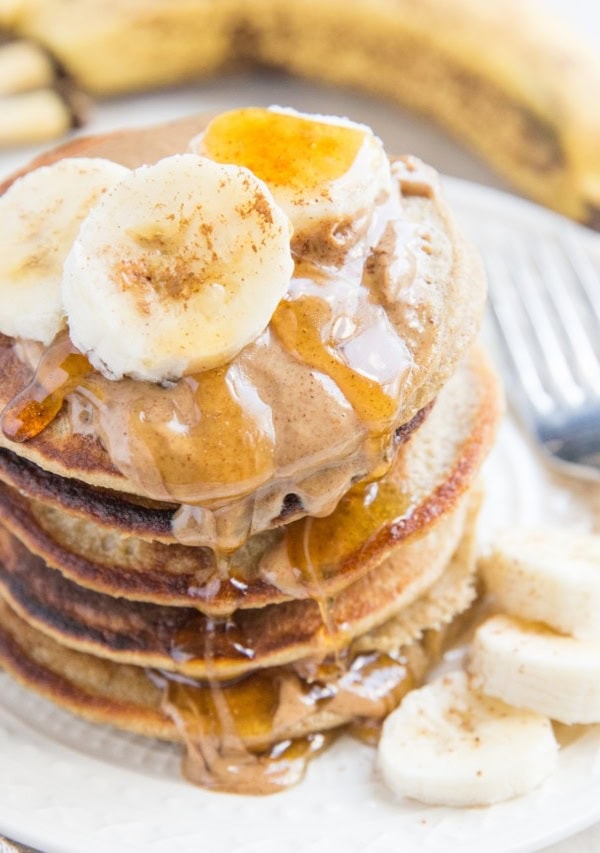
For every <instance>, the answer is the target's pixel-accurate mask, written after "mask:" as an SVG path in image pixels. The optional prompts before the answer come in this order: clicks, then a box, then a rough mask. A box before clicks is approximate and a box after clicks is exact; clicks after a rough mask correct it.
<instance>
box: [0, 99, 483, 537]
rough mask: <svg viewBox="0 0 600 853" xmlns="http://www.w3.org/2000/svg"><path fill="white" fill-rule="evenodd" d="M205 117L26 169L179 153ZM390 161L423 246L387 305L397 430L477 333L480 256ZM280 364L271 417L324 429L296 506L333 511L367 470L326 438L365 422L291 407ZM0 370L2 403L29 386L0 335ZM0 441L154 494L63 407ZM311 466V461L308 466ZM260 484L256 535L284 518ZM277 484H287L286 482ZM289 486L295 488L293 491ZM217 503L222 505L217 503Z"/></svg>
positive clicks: (66, 152)
mask: <svg viewBox="0 0 600 853" xmlns="http://www.w3.org/2000/svg"><path fill="white" fill-rule="evenodd" d="M206 120H207V119H206V117H204V116H199V117H196V118H194V119H186V120H183V121H180V122H175V123H171V124H169V125H163V126H160V127H157V128H151V129H144V130H132V131H126V132H124V133H116V134H109V135H107V136H99V137H94V138H91V139H87V140H85V139H79V140H75V141H73V142H71V143H69V144H68V145H66V146H63V147H62V148H59V149H57V150H56V151H54V152H50V153H49V154H47V155H44V157H43V158H40V159H38V160H37V161H35V163H34V164H32V167H34V166H36V165H41V164H46V163H51V162H53V161H55V160H57V159H60V158H62V157H68V156H86V157H93V156H102V157H107V158H109V159H114V160H117V161H118V162H121V163H123V164H125V165H128V166H136V165H139V164H140V163H149V162H154V161H156V159H158V158H160V157H162V156H165V155H168V154H172V153H176V152H181V151H185V150H186V146H187V143H188V141H189V139H190V138H191V137H192V136H193V135H195V134H196V133H198V132H199V131H200V130H201V129H202V128H203V127H204V126H205V124H206ZM397 165H398V169H399V172H398V175H399V177H398V180H399V182H400V184H401V186H402V188H403V195H404V198H403V214H404V216H405V219H406V222H407V224H409V225H411V227H412V226H414V227H416V229H417V232H416V233H418V234H419V235H421V236H422V240H423V244H422V245H421V244H420V243H419V248H418V252H419V264H420V267H419V273H418V275H417V276H416V278H415V279H414V281H413V282H412V283H411V285H410V297H409V298H407V300H406V302H404V301H403V297H402V295H401V296H400V298H399V299H398V300H396V303H395V304H394V306H393V307H392V309H391V314H393V322H394V325H395V327H396V328H397V331H398V333H399V335H400V337H401V338H402V340H403V341H404V344H405V345H406V347H407V352H408V353H409V355H410V359H411V367H410V370H409V371H408V373H407V376H406V380H405V382H404V384H403V387H402V405H401V412H400V414H399V415H398V418H397V423H396V426H397V427H398V426H401V425H402V424H406V423H408V422H409V421H410V420H411V419H412V418H413V417H415V416H416V415H417V414H418V412H419V411H420V410H421V409H423V408H424V407H425V406H427V405H428V403H429V402H430V401H431V400H432V399H433V398H434V397H435V395H436V394H437V393H438V392H439V390H440V388H441V387H442V386H443V384H444V382H445V381H446V380H447V379H448V378H449V376H450V375H451V374H452V373H453V372H454V370H455V368H456V366H457V364H458V362H459V360H460V358H461V357H462V355H463V354H464V352H465V351H466V349H467V348H468V346H469V344H470V343H471V342H472V340H473V337H474V335H475V333H476V329H477V326H478V323H479V320H480V316H481V308H482V301H483V291H484V288H483V283H482V276H481V270H480V268H479V265H478V262H477V261H476V260H475V259H474V257H473V255H472V253H471V251H470V250H469V249H468V248H467V247H466V246H465V245H464V244H463V241H462V238H461V237H460V236H459V234H458V233H457V231H456V230H455V228H454V225H453V223H452V221H451V219H450V218H449V215H448V213H447V210H446V208H445V205H444V203H443V202H442V200H441V199H440V196H439V192H438V188H437V186H436V184H435V180H433V179H432V178H431V175H430V174H429V173H428V172H426V171H424V170H423V169H422V167H421V166H419V165H418V164H417V163H416V161H413V160H411V159H407V160H403V161H398V164H397ZM9 183H10V182H7V183H6V184H5V186H8V184H9ZM420 239H421V238H420ZM415 251H417V250H415ZM374 286H375V285H374ZM376 286H377V287H379V285H376ZM407 292H408V291H407ZM275 337H276V336H275ZM275 337H273V342H272V343H271V346H272V347H273V348H274V349H273V352H275V351H276V349H277V347H276V346H275ZM25 360H26V359H25ZM286 365H287V366H286V372H287V373H288V375H289V377H288V381H287V382H280V383H278V387H279V389H280V392H279V393H280V395H283V396H281V400H279V401H278V402H276V403H274V404H273V407H272V409H273V416H274V418H275V420H276V421H277V419H279V421H281V424H282V425H283V424H287V429H288V431H289V429H290V428H291V427H290V424H291V425H293V424H294V423H300V422H301V421H302V419H303V417H305V416H306V417H309V416H310V419H311V421H312V422H313V423H314V424H317V423H319V419H320V420H322V421H323V426H322V427H320V428H321V429H322V431H323V434H322V437H321V438H319V441H321V442H322V443H323V446H322V447H321V448H320V449H319V448H318V446H317V445H315V446H312V445H311V454H312V457H311V458H313V459H317V458H318V457H319V455H320V456H321V457H322V458H321V461H320V462H319V463H318V465H317V466H316V467H313V469H310V468H308V469H306V470H305V471H303V469H302V466H303V465H304V464H308V463H307V462H306V463H303V462H302V460H301V459H299V460H297V461H296V462H295V463H294V464H295V465H296V469H297V470H296V473H295V474H294V479H295V481H298V485H299V486H302V489H301V491H303V495H304V498H303V501H302V502H301V505H302V504H304V503H306V501H307V500H308V497H307V496H308V495H311V498H310V500H312V501H313V502H316V503H314V505H315V506H316V505H317V504H318V500H317V497H316V496H317V495H321V494H325V493H327V494H328V495H330V497H328V498H327V500H329V501H330V503H329V504H328V506H330V507H331V508H332V507H333V503H331V501H333V500H334V498H333V495H334V494H335V493H337V494H338V495H341V494H342V493H344V492H345V491H347V489H348V488H349V487H350V485H351V483H352V482H353V480H355V479H356V478H357V477H364V476H365V475H367V474H368V473H369V469H368V468H365V460H364V459H363V458H362V456H361V454H357V453H356V452H353V453H352V454H348V453H347V451H345V454H346V456H345V458H344V460H343V462H341V461H340V459H339V458H335V459H334V456H335V453H334V451H333V448H331V447H329V445H331V443H332V441H334V438H335V440H337V438H338V437H339V436H338V433H339V434H340V435H345V434H346V433H347V435H348V438H349V437H350V436H354V438H353V440H354V441H355V442H358V443H360V441H362V440H363V439H362V438H361V435H362V433H363V432H364V429H363V427H362V426H361V424H360V422H359V421H356V423H355V415H354V414H353V415H350V414H349V413H347V412H346V413H344V416H343V418H342V419H339V418H338V419H337V420H336V419H335V418H334V419H333V420H332V421H331V423H330V424H329V421H327V420H326V419H327V417H329V415H328V413H327V411H326V410H325V408H323V407H321V409H320V410H316V411H317V412H318V414H319V417H318V418H315V417H314V414H315V413H308V414H307V412H303V411H301V410H299V409H297V406H298V405H301V406H307V405H309V404H310V394H304V395H297V394H296V395H294V393H291V392H290V391H289V390H288V389H289V388H295V386H297V382H298V381H299V379H300V367H299V366H298V365H294V364H293V359H292V361H289V363H287V362H286ZM296 368H297V369H296ZM261 369H262V368H261ZM294 371H296V372H297V373H298V377H295V373H294ZM0 373H2V375H3V377H4V382H3V386H2V388H0V408H2V407H4V405H5V404H7V403H8V402H9V401H11V400H12V399H13V398H14V397H15V396H16V395H17V394H18V393H19V392H20V391H21V390H22V389H23V388H24V387H25V386H26V385H27V383H28V382H29V380H30V379H31V376H32V370H31V368H30V367H29V366H27V365H26V364H24V363H23V362H22V361H21V360H20V359H19V358H17V355H16V353H15V350H14V348H13V346H12V343H11V341H9V340H8V339H0ZM282 407H283V408H282ZM332 417H333V415H332ZM336 418H337V415H336ZM328 424H329V426H327V425H328ZM279 431H280V432H281V434H284V433H285V429H283V426H281V428H280V430H279ZM313 433H316V430H314V429H313V430H312V431H308V433H307V435H308V436H311V435H312V434H313ZM339 440H340V441H341V440H342V439H341V438H339ZM294 443H295V442H294ZM0 444H2V445H3V446H5V447H6V448H8V449H10V450H12V451H13V452H14V453H16V454H17V455H18V456H19V457H21V458H23V459H25V460H28V461H30V462H33V463H35V464H36V465H38V466H39V467H41V468H42V469H43V470H45V471H48V472H51V473H53V474H56V475H59V476H61V477H65V478H68V477H71V478H76V479H77V480H80V481H82V482H84V483H88V484H90V485H91V486H93V487H98V488H102V489H108V490H111V491H116V492H122V493H125V494H128V495H131V494H134V493H135V494H137V495H140V496H145V497H150V498H156V495H155V494H151V493H150V492H149V491H147V490H146V488H145V487H144V486H143V485H140V483H137V484H136V485H135V486H134V485H133V484H132V483H131V482H130V481H128V479H127V478H126V477H125V476H124V475H123V474H122V473H120V472H119V470H117V467H116V466H115V464H114V463H113V461H111V458H110V456H109V454H108V453H107V452H106V450H105V448H104V447H103V445H102V443H101V442H100V440H99V439H98V438H97V437H96V435H94V434H84V433H82V432H79V431H78V430H77V429H76V428H75V425H74V422H73V421H72V420H71V419H70V417H69V413H68V411H67V410H66V409H63V411H62V412H61V413H60V414H59V415H58V417H56V418H55V420H54V421H53V422H52V423H51V424H50V425H49V426H48V427H47V428H46V429H44V430H43V431H42V432H41V433H40V434H39V435H37V436H35V437H34V438H31V439H30V440H28V441H25V442H24V443H22V444H19V443H17V442H14V441H11V440H9V439H8V438H6V436H4V435H0ZM357 446H358V445H357ZM307 452H308V451H307ZM327 453H329V454H330V455H331V454H333V456H331V459H329V461H327V460H326V457H327ZM336 453H337V451H336ZM286 458H287V457H286ZM303 458H304V457H303ZM306 459H308V456H307V457H306ZM351 460H352V461H351ZM310 464H311V465H313V466H314V464H315V463H313V462H311V463H310ZM286 465H288V462H286ZM290 470H291V469H290ZM286 476H287V475H286ZM267 485H268V489H267V491H268V494H266V496H265V495H263V497H262V498H261V500H264V501H266V502H267V504H268V510H265V512H266V515H264V514H263V515H264V517H262V516H261V520H260V521H259V520H257V519H258V516H257V515H256V513H255V514H254V518H255V527H254V528H252V530H251V531H250V533H256V532H259V530H260V529H264V528H265V527H268V526H270V525H271V524H273V523H277V519H280V517H281V515H282V511H283V515H284V518H285V517H286V513H285V510H286V506H285V498H286V497H287V495H286V493H285V492H283V493H282V494H281V496H279V495H278V492H277V488H279V487H276V486H277V484H276V483H275V481H273V483H272V484H267ZM282 485H283V481H282ZM285 485H286V486H287V485H288V483H287V481H286V483H285ZM265 488H267V486H265ZM288 492H289V489H288ZM291 493H292V494H297V492H295V491H294V490H292V492H291ZM251 500H253V498H252V497H251V496H248V495H243V494H242V495H240V497H239V500H238V503H236V504H235V506H234V505H233V504H232V509H231V512H233V513H236V512H241V511H242V509H241V505H242V504H243V505H244V506H245V507H246V505H247V504H248V501H251ZM323 500H324V498H323ZM240 501H241V503H240ZM244 502H245V503H244ZM234 503H235V502H234ZM238 504H239V505H238ZM309 504H310V501H309ZM323 505H324V504H323ZM221 510H222V512H225V509H224V508H223V507H221ZM295 510H296V512H297V514H300V512H301V511H302V509H298V508H297V507H295ZM245 511H247V509H246V510H245ZM304 511H305V512H308V513H311V512H312V510H311V508H310V505H309V506H304ZM267 516H268V518H267ZM157 520H158V519H157ZM256 525H258V526H256Z"/></svg>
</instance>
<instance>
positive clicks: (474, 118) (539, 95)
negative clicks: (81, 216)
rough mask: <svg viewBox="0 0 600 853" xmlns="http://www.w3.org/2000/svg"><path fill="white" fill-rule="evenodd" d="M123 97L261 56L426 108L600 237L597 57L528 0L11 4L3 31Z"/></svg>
mask: <svg viewBox="0 0 600 853" xmlns="http://www.w3.org/2000/svg"><path fill="white" fill-rule="evenodd" d="M2 25H3V26H5V27H9V28H11V29H12V30H13V31H14V32H16V33H18V34H19V35H22V36H25V37H28V38H31V39H34V40H36V41H38V42H39V43H41V44H42V45H44V46H45V47H46V48H47V49H48V51H50V53H51V54H52V55H53V56H54V57H55V58H56V59H57V61H58V62H59V63H60V64H61V65H62V66H63V68H64V69H65V70H66V71H67V72H68V74H69V75H71V76H72V77H73V78H74V79H75V80H76V81H77V83H78V85H80V86H81V87H83V88H84V89H86V90H88V91H89V92H91V93H94V94H96V95H112V94H116V93H122V92H127V91H132V90H137V89H144V88H151V87H157V86H164V85H168V84H172V83H175V82H180V81H183V80H190V79H195V78H199V77H201V76H206V75H209V74H215V73H217V72H218V71H219V70H220V69H222V68H223V67H225V66H228V65H231V64H235V63H239V62H250V63H259V64H261V65H265V64H266V65H269V66H272V67H276V68H282V69H285V70H286V71H288V72H290V73H293V74H296V75H299V76H302V77H307V78H312V79H317V80H321V81H326V82H328V83H334V84H340V85H344V86H351V87H354V88H358V89H361V90H363V91H367V92H370V93H373V94H376V95H379V96H383V97H387V98H391V99H392V100H394V101H396V102H397V103H399V104H402V105H404V106H407V107H409V108H411V109H413V110H416V111H418V112H421V113H424V114H426V115H427V116H429V117H431V118H432V119H434V120H435V121H437V122H438V123H439V124H440V125H441V126H442V127H443V128H445V129H446V130H447V131H448V132H449V133H450V134H452V135H453V136H454V137H456V138H457V139H458V140H459V141H460V142H462V143H463V144H464V145H466V146H468V147H469V148H471V149H472V150H473V151H475V152H476V153H478V154H479V155H480V156H481V157H482V158H484V159H485V160H486V161H487V162H488V163H490V164H491V165H492V166H493V167H494V168H495V169H496V170H497V171H498V172H499V173H500V174H502V175H504V176H505V177H506V178H507V179H508V180H509V181H511V182H512V183H513V185H514V186H515V187H517V188H518V189H519V190H520V191H521V192H523V193H525V194H526V195H529V196H530V197H531V198H533V199H534V200H536V201H538V202H539V203H541V204H544V205H546V206H548V207H551V208H554V209H556V210H558V211H560V212H562V213H564V214H566V215H567V216H570V217H572V218H574V219H577V220H579V221H581V222H584V223H586V224H588V225H590V226H592V227H595V228H598V229H600V109H599V108H598V104H599V103H600V61H599V59H598V58H597V57H596V56H595V55H594V53H593V52H592V51H591V50H590V49H588V48H587V47H586V46H585V45H583V44H582V43H581V42H580V41H579V40H578V39H577V38H576V37H575V36H574V35H572V34H570V33H569V32H567V31H566V30H565V27H564V26H562V25H561V24H559V23H558V22H557V21H555V20H553V19H552V18H551V16H549V15H548V13H547V11H546V10H545V9H544V7H543V6H542V5H541V4H537V5H536V4H534V3H531V2H523V0H503V2H502V3H498V2H495V0H452V2H451V3H450V2H448V0H294V2H292V0H252V2H246V0H109V2H106V0H77V1H76V2H72V0H0V26H2Z"/></svg>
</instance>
